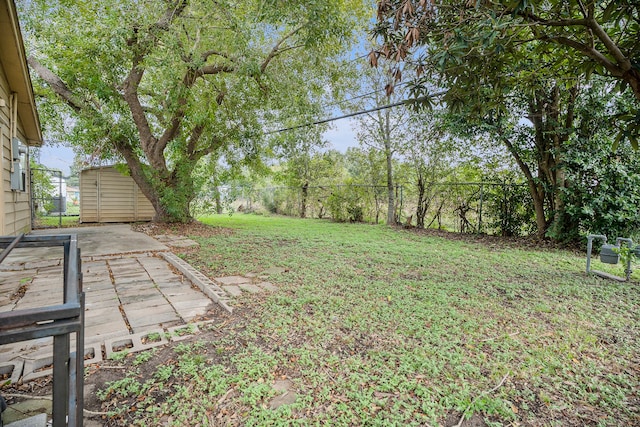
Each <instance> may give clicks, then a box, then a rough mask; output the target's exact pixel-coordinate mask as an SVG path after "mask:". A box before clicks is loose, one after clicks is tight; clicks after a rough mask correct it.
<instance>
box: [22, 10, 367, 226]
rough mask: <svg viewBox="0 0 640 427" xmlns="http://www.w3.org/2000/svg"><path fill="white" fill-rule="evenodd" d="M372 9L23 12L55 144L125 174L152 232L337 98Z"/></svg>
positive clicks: (180, 217)
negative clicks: (275, 135)
mask: <svg viewBox="0 0 640 427" xmlns="http://www.w3.org/2000/svg"><path fill="white" fill-rule="evenodd" d="M365 4H366V2H364V1H362V0H331V1H323V2H305V3H304V7H301V6H300V4H299V3H298V2H281V1H273V2H272V1H270V2H263V1H256V0H242V1H239V2H235V1H234V2H229V1H213V0H205V1H198V2H183V1H169V2H167V1H163V0H151V1H145V2H138V1H124V2H118V3H104V2H95V1H87V2H78V3H73V2H71V3H70V2H64V1H48V0H47V1H44V0H38V1H33V2H26V1H25V2H21V4H20V6H21V21H22V23H23V25H24V27H25V35H26V37H25V41H26V43H27V45H28V47H29V49H28V51H30V52H32V54H33V55H34V56H33V57H31V58H30V63H31V67H32V69H33V70H34V73H35V74H36V76H37V78H34V85H35V90H36V92H37V93H38V95H40V97H39V99H42V100H46V101H43V102H42V103H41V106H42V110H41V113H42V114H41V117H42V119H43V122H44V123H45V127H46V131H47V133H48V134H50V135H52V136H53V137H54V138H55V139H58V140H65V141H69V142H70V143H71V144H72V145H73V146H74V148H75V149H76V150H77V151H79V152H82V153H84V154H85V155H86V156H87V157H90V158H91V159H94V160H95V161H105V160H106V161H115V162H126V164H127V166H128V170H129V172H130V175H131V177H132V178H133V179H134V180H135V181H136V182H137V184H138V186H139V187H140V189H141V191H142V192H143V193H144V194H145V195H146V196H147V197H148V198H149V200H150V201H151V203H152V204H153V206H154V208H155V210H156V214H157V215H156V217H157V219H159V220H168V221H187V220H188V219H189V218H190V217H191V212H190V211H189V207H190V204H191V201H192V200H193V198H194V196H195V195H196V194H198V193H199V190H200V188H201V187H200V186H201V185H203V183H205V182H208V180H207V178H208V176H207V174H208V173H209V172H214V173H218V172H219V170H218V168H215V167H207V166H210V165H211V164H217V163H222V164H226V165H237V164H239V165H243V166H246V165H247V164H260V163H261V162H262V157H263V156H264V154H265V153H267V152H268V151H269V147H267V146H266V144H265V143H264V138H263V132H264V127H266V126H269V127H272V128H277V127H282V126H283V125H285V122H288V121H289V119H288V117H289V118H294V117H298V116H299V114H298V113H299V112H308V113H309V115H312V114H314V113H315V112H317V111H318V110H319V108H318V103H319V102H320V100H321V98H322V97H324V96H328V94H332V93H333V92H334V91H333V90H327V89H334V88H337V87H339V86H340V85H341V80H342V78H343V77H344V76H345V75H346V73H345V72H343V71H342V68H343V67H342V66H341V63H340V62H341V61H340V59H341V57H342V56H343V52H344V50H345V49H347V47H348V46H350V44H351V43H352V42H353V41H354V34H355V31H356V29H358V28H361V25H362V24H363V23H364V22H365V20H366V12H365ZM61 46H64V49H62V48H61ZM206 163H209V164H208V165H206Z"/></svg>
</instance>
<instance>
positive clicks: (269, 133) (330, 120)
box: [265, 91, 446, 135]
mask: <svg viewBox="0 0 640 427" xmlns="http://www.w3.org/2000/svg"><path fill="white" fill-rule="evenodd" d="M445 93H446V92H445V91H442V92H436V93H432V94H430V95H425V96H421V97H419V98H416V99H415V100H412V99H405V100H403V101H398V102H394V103H393V104H386V105H381V106H379V107H375V108H370V109H368V110H362V111H356V112H355V113H349V114H345V115H343V116H338V117H331V118H330V119H324V120H318V121H316V122H311V123H305V124H302V125H297V126H291V127H288V128H284V129H278V130H272V131H269V132H265V135H271V134H274V133H281V132H287V131H290V130H295V129H301V128H305V127H309V126H315V125H321V124H324V123H329V122H335V121H336V120H342V119H347V118H349V117H355V116H361V115H362V114H368V113H373V112H376V111H381V110H386V109H388V108H394V107H399V106H401V105H406V104H407V103H409V102H410V101H413V102H421V101H425V100H427V99H430V98H436V97H438V96H441V95H444V94H445Z"/></svg>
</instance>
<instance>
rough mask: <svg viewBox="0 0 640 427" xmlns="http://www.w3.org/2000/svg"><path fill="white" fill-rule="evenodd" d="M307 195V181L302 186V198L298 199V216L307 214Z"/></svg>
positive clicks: (301, 216)
mask: <svg viewBox="0 0 640 427" xmlns="http://www.w3.org/2000/svg"><path fill="white" fill-rule="evenodd" d="M308 197H309V182H305V183H304V185H303V186H302V200H301V201H300V218H305V217H306V216H307V198H308Z"/></svg>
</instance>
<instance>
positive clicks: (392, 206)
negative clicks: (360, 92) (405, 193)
mask: <svg viewBox="0 0 640 427" xmlns="http://www.w3.org/2000/svg"><path fill="white" fill-rule="evenodd" d="M389 114H390V113H389V110H386V111H385V115H384V120H385V123H384V154H385V157H386V160H387V194H388V205H387V224H388V225H392V224H395V223H396V215H395V214H396V200H395V194H394V189H393V150H392V149H391V129H390V123H389V122H390V121H391V118H390V116H389Z"/></svg>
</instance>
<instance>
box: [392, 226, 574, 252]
mask: <svg viewBox="0 0 640 427" xmlns="http://www.w3.org/2000/svg"><path fill="white" fill-rule="evenodd" d="M404 228H405V229H406V230H410V231H412V232H414V233H416V234H421V235H427V236H437V237H442V238H444V239H447V240H452V241H460V242H465V243H476V244H481V245H483V246H486V247H487V248H488V249H491V250H499V249H504V248H510V249H524V250H536V251H540V250H569V251H574V252H580V253H581V254H582V252H583V250H582V249H581V247H580V245H579V244H577V243H571V244H567V243H560V242H554V241H553V240H546V239H539V238H537V237H535V236H527V237H524V236H491V235H488V234H472V233H457V232H453V231H446V230H436V229H433V228H429V229H420V228H407V227H404Z"/></svg>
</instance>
